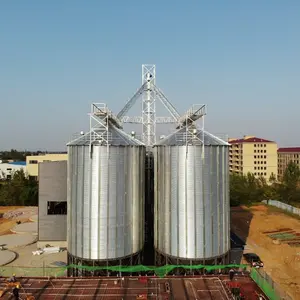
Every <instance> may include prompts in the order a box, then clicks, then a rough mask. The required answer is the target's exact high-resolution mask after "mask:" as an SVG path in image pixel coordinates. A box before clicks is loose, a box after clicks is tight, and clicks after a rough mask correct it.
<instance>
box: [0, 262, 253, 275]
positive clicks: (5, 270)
mask: <svg viewBox="0 0 300 300" xmlns="http://www.w3.org/2000/svg"><path fill="white" fill-rule="evenodd" d="M246 267H247V265H240V264H230V265H212V266H208V265H165V266H161V267H155V266H152V267H149V266H144V265H136V266H105V267H104V266H103V267H98V266H81V265H68V266H63V267H14V266H2V267H0V276H4V277H10V276H12V274H16V276H18V277H64V276H67V270H68V269H69V268H71V269H77V270H81V271H84V270H85V271H89V272H91V274H92V273H93V271H100V270H107V271H112V272H117V273H145V272H153V273H155V274H156V275H157V276H159V277H164V276H166V275H168V274H169V273H171V272H172V271H173V270H174V269H182V270H201V269H202V270H206V271H218V270H223V271H225V272H226V271H228V270H229V269H231V268H239V269H245V268H246Z"/></svg>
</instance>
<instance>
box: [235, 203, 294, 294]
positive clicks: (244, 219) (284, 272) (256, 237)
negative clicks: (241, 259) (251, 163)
mask: <svg viewBox="0 0 300 300" xmlns="http://www.w3.org/2000/svg"><path fill="white" fill-rule="evenodd" d="M280 228H291V229H293V230H295V231H297V232H299V233H300V220H299V219H296V218H293V217H291V216H289V215H286V214H284V213H282V212H279V211H278V210H276V209H273V208H268V207H266V206H254V207H252V208H250V209H249V208H245V207H240V208H233V209H232V211H231V229H232V231H233V232H235V233H236V234H237V235H238V236H239V237H240V238H241V239H244V240H245V241H246V243H247V245H246V248H245V252H255V253H257V254H258V255H259V256H260V257H261V259H262V260H263V262H264V264H265V267H264V269H265V271H266V272H267V273H268V274H270V275H271V277H272V279H273V280H274V281H275V282H276V283H278V284H279V285H280V287H281V288H282V289H283V290H284V291H286V292H288V294H290V295H291V296H292V297H294V298H293V299H300V247H291V246H289V245H287V244H279V245H276V244H274V243H273V241H272V240H271V239H270V238H269V237H268V236H266V235H265V234H264V233H263V232H264V231H271V230H276V229H280Z"/></svg>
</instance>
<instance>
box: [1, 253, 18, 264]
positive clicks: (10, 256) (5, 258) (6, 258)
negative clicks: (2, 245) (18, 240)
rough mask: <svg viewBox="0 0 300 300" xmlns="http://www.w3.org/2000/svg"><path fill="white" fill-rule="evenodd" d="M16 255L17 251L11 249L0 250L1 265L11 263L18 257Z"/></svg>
mask: <svg viewBox="0 0 300 300" xmlns="http://www.w3.org/2000/svg"><path fill="white" fill-rule="evenodd" d="M16 256H17V255H16V253H15V252H12V251H10V250H2V251H0V266H4V265H7V264H9V263H10V262H12V261H13V260H14V259H15V258H16Z"/></svg>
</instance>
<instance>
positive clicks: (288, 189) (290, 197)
mask: <svg viewBox="0 0 300 300" xmlns="http://www.w3.org/2000/svg"><path fill="white" fill-rule="evenodd" d="M299 182H300V169H299V167H298V165H297V164H295V163H294V162H290V163H289V164H288V166H287V168H286V169H285V172H284V174H283V180H282V183H281V185H280V186H279V188H278V192H279V195H280V199H279V200H281V201H283V202H286V203H288V204H292V203H295V202H300V190H299Z"/></svg>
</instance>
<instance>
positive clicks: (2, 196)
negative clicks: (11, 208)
mask: <svg viewBox="0 0 300 300" xmlns="http://www.w3.org/2000/svg"><path fill="white" fill-rule="evenodd" d="M37 204H38V183H37V182H36V181H34V180H31V179H29V178H28V176H27V175H26V174H25V172H24V171H23V170H22V169H21V170H19V171H16V172H14V173H13V174H12V178H11V180H7V181H6V182H4V183H3V184H2V185H1V189H0V205H20V206H24V205H37Z"/></svg>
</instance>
